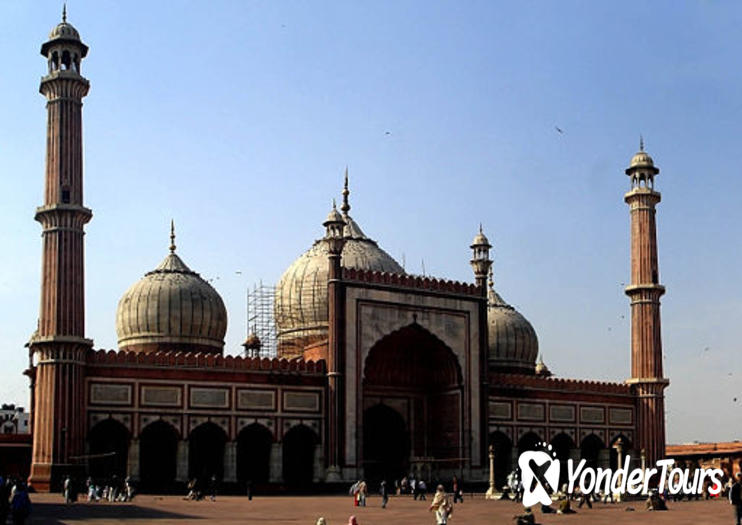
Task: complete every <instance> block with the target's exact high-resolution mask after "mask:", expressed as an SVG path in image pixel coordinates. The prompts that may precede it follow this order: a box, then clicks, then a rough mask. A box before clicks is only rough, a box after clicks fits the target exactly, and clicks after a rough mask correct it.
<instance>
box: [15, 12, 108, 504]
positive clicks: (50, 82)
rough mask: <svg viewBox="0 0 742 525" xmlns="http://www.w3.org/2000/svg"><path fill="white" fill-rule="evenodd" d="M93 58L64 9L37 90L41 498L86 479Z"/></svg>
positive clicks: (34, 474) (37, 473)
mask: <svg viewBox="0 0 742 525" xmlns="http://www.w3.org/2000/svg"><path fill="white" fill-rule="evenodd" d="M87 52H88V47H87V46H86V45H85V44H83V43H82V42H81V41H80V35H79V33H78V32H77V30H76V29H75V28H74V27H72V25H70V24H68V23H67V13H66V9H65V10H64V11H63V12H62V22H61V23H60V24H58V25H57V26H56V27H55V28H54V29H52V31H51V33H50V34H49V41H48V42H46V43H45V44H44V45H42V46H41V54H42V55H43V56H44V57H45V58H46V59H47V61H48V68H49V70H48V74H47V75H46V76H44V77H42V79H41V86H40V88H39V91H40V92H41V94H42V95H44V96H45V97H46V99H47V105H46V107H47V131H46V133H47V138H46V144H47V150H46V184H45V190H44V204H43V206H41V207H39V208H37V209H36V220H37V221H39V222H40V223H41V225H42V228H43V232H42V239H43V250H42V251H43V254H42V270H41V272H42V282H41V307H40V313H39V325H38V329H37V331H36V332H35V333H34V335H33V336H32V337H31V340H30V341H29V347H30V351H31V352H32V355H33V362H34V365H35V367H36V383H35V394H34V401H35V406H34V413H33V418H34V424H33V429H34V435H33V452H32V460H31V476H30V478H29V482H30V483H31V484H32V485H33V487H34V489H36V490H40V491H48V490H55V489H57V488H58V487H59V485H60V483H61V480H62V478H63V477H64V476H66V475H68V474H71V475H75V476H77V477H79V476H80V475H81V474H82V473H83V464H82V463H81V462H80V461H79V458H78V457H79V456H82V455H83V452H84V433H85V405H84V399H85V392H84V366H85V353H86V351H87V350H88V349H90V348H91V347H92V344H93V342H92V341H91V340H89V339H86V338H85V289H84V270H83V235H84V232H83V227H84V225H85V224H86V223H87V222H88V221H89V220H90V218H91V217H92V212H91V211H90V210H89V209H88V208H85V207H84V206H83V191H82V189H83V184H82V163H83V160H82V98H83V97H84V96H85V95H87V93H88V88H89V83H88V81H87V79H85V78H84V77H83V76H82V75H81V74H80V64H81V61H82V59H83V58H84V57H85V55H86V54H87Z"/></svg>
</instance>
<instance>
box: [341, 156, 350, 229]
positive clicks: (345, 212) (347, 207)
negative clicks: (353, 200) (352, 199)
mask: <svg viewBox="0 0 742 525" xmlns="http://www.w3.org/2000/svg"><path fill="white" fill-rule="evenodd" d="M348 195H350V190H349V189H348V166H345V183H344V185H343V205H342V206H341V207H340V210H341V211H342V212H343V215H345V216H346V217H347V216H348V212H349V211H350V203H349V202H348Z"/></svg>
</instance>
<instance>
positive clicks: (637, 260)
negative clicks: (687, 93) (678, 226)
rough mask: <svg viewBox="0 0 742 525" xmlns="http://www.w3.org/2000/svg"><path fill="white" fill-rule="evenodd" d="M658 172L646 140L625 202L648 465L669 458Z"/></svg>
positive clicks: (640, 418) (641, 435) (640, 429)
mask: <svg viewBox="0 0 742 525" xmlns="http://www.w3.org/2000/svg"><path fill="white" fill-rule="evenodd" d="M659 172H660V170H659V169H657V168H656V167H655V165H654V162H653V161H652V157H650V156H649V155H648V154H647V153H646V152H645V151H644V141H643V140H641V141H640V144H639V152H638V153H637V154H636V155H634V157H633V158H632V159H631V164H630V165H629V167H628V168H627V169H626V175H628V176H629V177H630V178H631V190H630V191H629V192H628V193H627V194H626V196H625V197H624V200H625V201H626V203H627V204H628V205H629V209H630V212H631V284H630V285H629V286H627V287H626V295H628V296H629V297H630V298H631V379H629V380H628V382H629V383H630V384H632V385H634V388H635V391H636V394H637V401H636V403H637V405H636V408H637V410H636V411H637V417H636V428H637V437H636V442H635V447H636V448H637V449H641V450H643V451H644V452H645V454H646V458H647V461H648V462H649V465H652V464H654V462H655V461H657V460H658V459H662V458H664V457H665V398H664V390H665V388H666V387H667V385H668V384H669V383H670V381H669V380H668V379H665V378H664V377H663V373H662V334H661V328H660V297H661V296H662V294H664V293H665V287H664V286H662V285H661V284H660V275H659V265H658V263H657V225H656V220H655V206H656V205H657V203H658V202H660V198H661V197H660V194H659V192H657V191H655V190H654V176H655V175H657V174H658V173H659Z"/></svg>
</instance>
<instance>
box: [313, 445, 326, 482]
mask: <svg viewBox="0 0 742 525" xmlns="http://www.w3.org/2000/svg"><path fill="white" fill-rule="evenodd" d="M324 463H325V459H324V458H323V457H322V445H321V444H319V443H318V444H317V445H315V446H314V468H313V475H312V482H313V483H319V482H320V481H322V480H323V479H324V477H325V475H324V474H325V473H324V469H323V468H322V465H324Z"/></svg>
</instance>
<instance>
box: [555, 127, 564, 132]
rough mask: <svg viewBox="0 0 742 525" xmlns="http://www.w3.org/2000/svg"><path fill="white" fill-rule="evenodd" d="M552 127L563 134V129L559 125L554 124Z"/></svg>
mask: <svg viewBox="0 0 742 525" xmlns="http://www.w3.org/2000/svg"><path fill="white" fill-rule="evenodd" d="M554 129H555V130H557V132H558V133H562V134H564V130H563V129H562V128H560V127H559V126H554Z"/></svg>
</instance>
